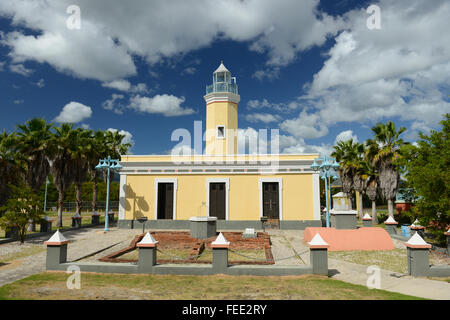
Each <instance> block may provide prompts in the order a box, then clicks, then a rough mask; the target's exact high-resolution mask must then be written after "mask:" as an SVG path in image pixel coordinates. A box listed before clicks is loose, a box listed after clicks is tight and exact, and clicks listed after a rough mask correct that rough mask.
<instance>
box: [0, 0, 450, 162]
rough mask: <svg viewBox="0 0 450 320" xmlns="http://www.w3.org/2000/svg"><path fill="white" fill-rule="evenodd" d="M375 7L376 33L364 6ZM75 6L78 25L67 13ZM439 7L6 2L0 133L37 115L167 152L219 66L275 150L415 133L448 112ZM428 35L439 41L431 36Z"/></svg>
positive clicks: (198, 115)
mask: <svg viewBox="0 0 450 320" xmlns="http://www.w3.org/2000/svg"><path fill="white" fill-rule="evenodd" d="M371 4H375V5H377V6H378V7H379V8H380V18H381V29H375V30H373V29H369V28H368V27H367V19H368V18H369V17H370V16H371V14H369V13H367V11H366V9H367V7H368V6H369V5H371ZM70 5H77V6H78V7H79V8H80V13H81V15H80V18H81V20H80V21H81V28H80V29H79V30H78V29H72V30H71V29H69V28H68V27H67V25H66V22H67V19H69V18H70V17H73V14H72V13H67V12H66V10H67V8H68V7H69V6H70ZM448 16H450V4H449V3H448V1H440V0H433V1H427V2H423V1H420V0H412V1H395V2H393V1H320V2H319V1H316V0H302V1H299V0H292V1H290V0H283V1H266V0H260V1H243V2H240V1H206V0H204V1H191V2H189V5H188V4H187V3H186V2H185V1H171V2H166V1H140V0H139V1H138V0H136V1H133V2H131V3H126V4H125V2H123V1H102V0H97V1H87V0H82V1H81V0H80V1H56V0H49V1H40V0H38V1H31V0H30V1H12V0H4V1H2V2H1V4H0V30H1V33H0V97H1V101H2V105H1V117H0V128H3V129H6V130H7V131H12V130H14V129H15V125H16V124H20V123H24V122H25V121H26V120H29V119H31V118H33V117H43V118H45V119H46V120H48V121H53V122H55V123H56V124H57V123H59V122H67V121H70V122H75V123H76V125H77V126H84V127H89V128H91V129H102V130H106V129H109V128H112V129H116V130H119V131H121V132H122V133H124V134H126V138H127V140H129V141H131V142H132V143H133V145H134V146H133V148H132V150H131V151H132V153H134V154H161V153H167V152H168V151H169V150H170V149H171V148H172V147H174V146H175V145H176V143H177V142H172V141H171V140H170V136H171V134H172V131H173V130H174V129H177V128H186V129H188V130H190V131H192V130H193V126H194V121H198V120H201V121H203V124H204V122H205V116H206V114H205V102H204V100H203V95H204V94H205V87H206V85H208V84H210V83H211V82H212V72H213V71H214V70H215V69H216V68H217V67H218V65H219V64H220V60H223V61H224V64H225V65H226V66H227V68H228V69H229V70H230V71H231V72H232V74H233V76H235V77H237V83H238V85H239V92H240V95H241V102H240V104H239V127H240V128H241V129H242V130H243V131H245V132H256V131H257V130H258V129H263V128H268V129H271V128H279V129H280V134H281V140H280V148H281V151H282V152H285V153H308V152H319V153H328V152H330V150H331V149H332V146H333V144H334V143H335V141H336V140H339V139H348V138H352V137H353V138H355V139H358V141H360V142H361V141H364V140H365V139H367V138H368V137H370V135H371V131H370V128H371V126H373V125H374V124H375V123H376V122H379V121H381V122H385V121H388V120H392V121H394V122H395V123H396V124H397V125H398V126H402V125H403V126H406V127H407V128H408V131H407V133H405V137H404V138H406V140H409V141H414V140H415V139H416V138H417V133H418V131H425V132H426V131H428V130H430V129H432V128H437V127H438V123H439V121H440V120H441V119H442V114H444V113H445V112H450V99H449V83H450V81H449V80H450V79H449V78H450V72H449V71H450V35H449V34H448V33H443V32H442V30H445V29H448ZM437 35H439V36H437Z"/></svg>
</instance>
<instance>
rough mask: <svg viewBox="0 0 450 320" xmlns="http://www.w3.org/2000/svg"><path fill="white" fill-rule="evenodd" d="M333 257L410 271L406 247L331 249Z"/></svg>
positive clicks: (399, 270) (401, 271)
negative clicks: (357, 249)
mask: <svg viewBox="0 0 450 320" xmlns="http://www.w3.org/2000/svg"><path fill="white" fill-rule="evenodd" d="M328 257H329V258H331V259H338V260H344V261H347V262H353V263H358V264H362V265H366V266H371V265H376V266H379V267H380V268H381V269H385V270H391V271H395V272H399V273H405V274H407V273H408V264H407V259H406V250H405V249H394V250H379V251H330V252H328Z"/></svg>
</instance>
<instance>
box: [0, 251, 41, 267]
mask: <svg viewBox="0 0 450 320" xmlns="http://www.w3.org/2000/svg"><path fill="white" fill-rule="evenodd" d="M45 250H46V248H45V247H44V246H31V247H27V248H24V249H23V250H20V251H19V252H14V253H10V254H7V255H0V263H2V262H3V263H6V262H11V261H13V260H19V259H21V258H25V257H28V256H31V255H35V254H38V253H40V252H43V251H45ZM0 270H1V269H0Z"/></svg>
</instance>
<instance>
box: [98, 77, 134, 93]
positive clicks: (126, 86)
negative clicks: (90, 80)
mask: <svg viewBox="0 0 450 320" xmlns="http://www.w3.org/2000/svg"><path fill="white" fill-rule="evenodd" d="M102 87H105V88H111V89H116V90H119V91H125V92H126V91H128V90H130V88H131V83H130V81H128V80H114V81H110V82H104V83H102Z"/></svg>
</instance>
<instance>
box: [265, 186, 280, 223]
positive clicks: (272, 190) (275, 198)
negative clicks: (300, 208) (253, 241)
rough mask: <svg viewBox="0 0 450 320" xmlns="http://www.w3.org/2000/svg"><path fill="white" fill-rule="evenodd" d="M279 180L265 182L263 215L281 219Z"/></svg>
mask: <svg viewBox="0 0 450 320" xmlns="http://www.w3.org/2000/svg"><path fill="white" fill-rule="evenodd" d="M279 200H280V198H279V190H278V182H263V215H264V216H266V217H268V218H269V219H280V211H279V210H280V204H279Z"/></svg>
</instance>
